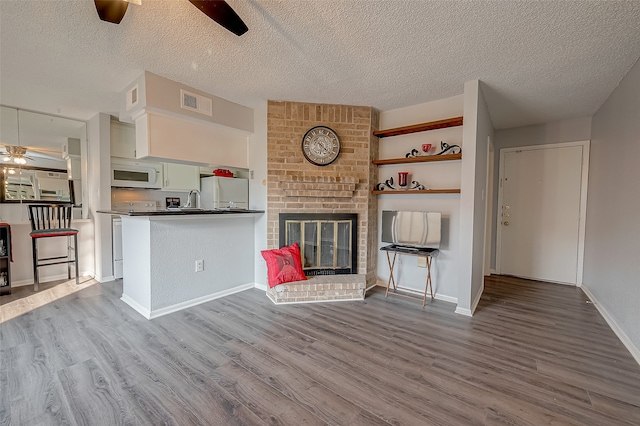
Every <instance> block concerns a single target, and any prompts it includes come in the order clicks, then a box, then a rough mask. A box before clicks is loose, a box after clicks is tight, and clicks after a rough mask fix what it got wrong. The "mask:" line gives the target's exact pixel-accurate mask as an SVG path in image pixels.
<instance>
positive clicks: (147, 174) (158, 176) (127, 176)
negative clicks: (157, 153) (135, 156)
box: [111, 159, 162, 189]
mask: <svg viewBox="0 0 640 426" xmlns="http://www.w3.org/2000/svg"><path fill="white" fill-rule="evenodd" d="M111 186H115V187H120V188H150V189H160V188H162V164H160V163H144V162H141V161H128V160H122V159H118V160H115V161H114V160H112V161H111Z"/></svg>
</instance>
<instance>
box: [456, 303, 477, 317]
mask: <svg viewBox="0 0 640 426" xmlns="http://www.w3.org/2000/svg"><path fill="white" fill-rule="evenodd" d="M455 313H456V314H460V315H464V316H466V317H471V316H473V313H471V309H466V308H461V307H459V306H458V307H457V308H456V311H455Z"/></svg>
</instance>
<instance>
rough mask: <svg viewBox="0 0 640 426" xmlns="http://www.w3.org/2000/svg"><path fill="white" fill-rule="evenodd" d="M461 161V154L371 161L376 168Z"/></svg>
mask: <svg viewBox="0 0 640 426" xmlns="http://www.w3.org/2000/svg"><path fill="white" fill-rule="evenodd" d="M460 159H462V154H461V153H460V154H444V155H424V156H420V157H412V158H389V159H386V160H372V161H371V162H372V163H373V164H375V165H376V166H386V165H389V164H411V163H429V162H433V161H454V160H460Z"/></svg>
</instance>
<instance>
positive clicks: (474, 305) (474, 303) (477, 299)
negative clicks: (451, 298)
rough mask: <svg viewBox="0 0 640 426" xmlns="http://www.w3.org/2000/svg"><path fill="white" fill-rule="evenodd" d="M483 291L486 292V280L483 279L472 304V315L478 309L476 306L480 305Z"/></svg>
mask: <svg viewBox="0 0 640 426" xmlns="http://www.w3.org/2000/svg"><path fill="white" fill-rule="evenodd" d="M482 293H484V280H483V281H482V287H480V291H479V292H478V294H477V295H476V298H475V300H474V301H473V303H472V304H471V315H473V313H474V312H475V311H476V308H477V307H478V303H480V299H481V298H482Z"/></svg>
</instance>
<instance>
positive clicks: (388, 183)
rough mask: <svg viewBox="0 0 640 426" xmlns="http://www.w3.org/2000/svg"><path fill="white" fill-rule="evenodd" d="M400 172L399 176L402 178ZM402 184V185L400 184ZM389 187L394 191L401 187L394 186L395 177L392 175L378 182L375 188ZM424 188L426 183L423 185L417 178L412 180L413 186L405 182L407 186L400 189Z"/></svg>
mask: <svg viewBox="0 0 640 426" xmlns="http://www.w3.org/2000/svg"><path fill="white" fill-rule="evenodd" d="M400 173H407V175H408V173H409V172H400ZM400 173H398V177H399V178H400ZM407 181H408V180H407ZM400 186H402V185H400ZM387 189H391V190H392V191H398V190H399V189H398V188H396V187H394V186H393V177H390V178H389V179H387V180H385V181H384V182H380V183H378V184H376V186H375V190H376V191H385V190H387ZM412 189H415V190H424V189H425V187H424V185H422V184H421V183H420V182H418V181H416V180H412V181H411V186H409V185H408V184H406V183H405V186H404V187H402V188H400V190H405V191H406V190H412Z"/></svg>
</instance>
